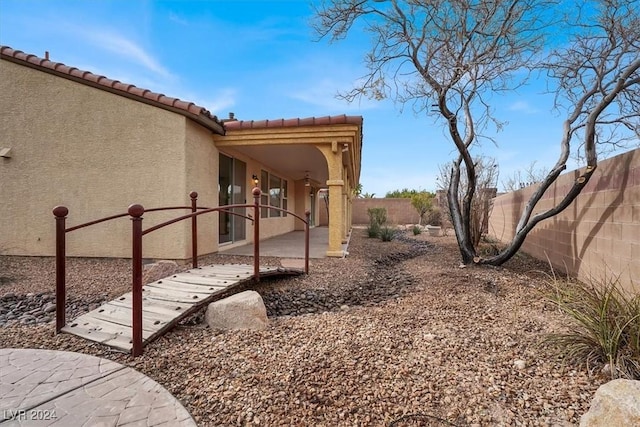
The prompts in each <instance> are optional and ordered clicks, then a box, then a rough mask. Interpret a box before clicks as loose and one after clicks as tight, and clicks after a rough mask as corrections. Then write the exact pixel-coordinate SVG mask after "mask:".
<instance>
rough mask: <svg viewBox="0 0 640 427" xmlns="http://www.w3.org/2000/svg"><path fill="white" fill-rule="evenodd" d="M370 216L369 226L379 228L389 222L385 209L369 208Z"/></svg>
mask: <svg viewBox="0 0 640 427" xmlns="http://www.w3.org/2000/svg"><path fill="white" fill-rule="evenodd" d="M367 214H368V215H369V224H370V225H373V224H377V225H378V226H380V225H382V224H384V223H385V222H387V209H385V208H369V209H367Z"/></svg>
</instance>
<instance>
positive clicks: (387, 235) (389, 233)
mask: <svg viewBox="0 0 640 427" xmlns="http://www.w3.org/2000/svg"><path fill="white" fill-rule="evenodd" d="M394 234H395V232H394V230H393V229H392V228H391V227H382V228H381V229H380V239H382V241H383V242H390V241H391V240H393V235H394Z"/></svg>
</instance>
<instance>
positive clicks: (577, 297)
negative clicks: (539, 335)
mask: <svg viewBox="0 0 640 427" xmlns="http://www.w3.org/2000/svg"><path fill="white" fill-rule="evenodd" d="M551 285H552V292H550V295H549V299H550V300H551V301H552V302H553V303H554V304H555V305H556V306H557V307H558V308H559V309H560V310H561V311H562V312H563V313H565V314H567V315H568V316H569V317H570V318H571V320H572V324H571V326H570V328H569V332H566V333H561V334H554V335H551V336H549V337H548V338H547V340H546V341H547V342H548V343H551V344H556V345H557V346H558V348H559V349H560V350H561V352H562V355H563V357H564V359H565V360H566V361H568V362H573V363H578V364H581V363H584V364H586V365H587V367H588V368H590V367H591V366H593V365H598V364H601V365H605V364H607V365H609V371H610V373H611V377H612V378H628V379H636V380H638V379H640V295H635V296H630V295H628V294H627V293H625V292H624V290H623V289H621V288H620V281H619V277H617V276H611V275H608V276H605V278H604V279H603V280H591V281H590V283H582V282H578V281H573V282H566V283H565V282H563V283H561V285H559V283H558V281H557V280H556V279H555V278H553V280H552V281H551Z"/></svg>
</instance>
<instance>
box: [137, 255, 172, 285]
mask: <svg viewBox="0 0 640 427" xmlns="http://www.w3.org/2000/svg"><path fill="white" fill-rule="evenodd" d="M180 270H181V268H180V266H179V265H178V263H177V262H175V261H168V260H160V261H158V262H154V263H153V264H147V265H145V266H144V269H143V271H142V284H143V285H146V284H147V283H151V282H155V281H156V280H160V279H162V278H164V277H167V276H171V275H172V274H176V273H177V272H179V271H180Z"/></svg>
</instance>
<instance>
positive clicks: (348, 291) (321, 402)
mask: <svg viewBox="0 0 640 427" xmlns="http://www.w3.org/2000/svg"><path fill="white" fill-rule="evenodd" d="M405 236H406V237H408V238H410V239H414V237H413V236H409V234H406V235H405ZM415 239H417V240H420V241H427V242H430V243H434V244H435V245H433V246H432V247H431V248H430V249H429V250H427V251H426V253H423V254H422V255H419V256H415V254H414V255H407V254H410V253H411V252H412V249H411V246H410V245H409V244H408V243H406V242H403V241H399V240H394V241H392V242H382V241H380V240H375V239H368V238H366V237H365V234H364V230H362V229H355V230H354V232H353V235H352V238H351V245H350V248H349V252H350V255H349V257H347V258H346V259H322V260H312V263H311V274H310V275H308V276H304V277H296V278H289V279H284V280H278V281H270V282H267V283H262V284H260V285H259V286H257V287H255V289H256V290H258V291H259V292H261V293H262V294H263V295H264V296H265V301H271V302H272V303H273V304H275V305H278V304H287V303H288V302H287V301H288V300H287V299H282V298H281V296H282V295H292V294H293V295H296V294H298V293H299V294H300V295H302V294H304V295H306V294H305V293H306V292H310V293H311V294H312V295H315V296H316V297H317V298H319V299H322V298H324V299H326V298H330V297H332V296H333V297H335V298H338V297H336V295H339V296H340V297H339V298H341V299H345V298H347V299H345V301H350V302H351V305H350V304H349V303H348V302H347V303H342V304H340V303H336V304H333V306H332V305H331V301H324V302H323V303H322V304H320V307H324V306H326V310H328V311H325V312H322V313H312V314H304V315H291V316H280V317H272V320H271V325H270V327H269V328H268V329H267V330H266V331H238V332H227V333H224V334H223V333H219V332H216V331H212V330H210V329H209V328H207V327H205V326H203V325H201V324H195V323H196V322H190V323H188V324H186V325H183V326H180V327H178V328H177V329H175V330H174V331H172V332H170V333H169V334H167V335H166V336H164V337H162V338H160V339H158V340H157V341H155V342H154V343H152V344H150V345H149V346H147V347H146V349H145V354H144V355H143V356H142V357H139V358H137V359H135V360H132V359H131V358H130V357H128V356H127V355H123V354H120V353H116V352H113V351H110V350H108V349H106V348H104V347H102V346H99V345H97V344H92V343H88V342H86V341H84V340H82V339H80V338H77V337H75V336H71V335H66V334H62V335H58V336H55V335H54V334H53V325H52V324H47V325H39V326H27V325H13V326H8V327H0V347H18V348H25V347H31V348H48V349H58V350H68V351H78V352H83V353H87V354H92V355H96V356H102V357H106V358H108V359H112V360H115V361H117V362H120V363H124V364H126V365H129V366H132V367H134V368H136V369H138V370H140V371H141V372H143V373H145V374H146V375H148V376H150V377H151V378H153V379H154V380H156V381H158V382H159V383H160V384H162V385H163V386H164V387H166V388H167V389H168V390H169V391H170V392H171V393H173V394H174V395H175V396H176V397H177V398H178V399H180V400H181V401H182V403H183V404H184V405H185V407H186V408H187V409H188V410H189V411H190V412H191V414H192V415H193V416H194V418H195V419H196V420H197V422H198V423H199V425H202V426H234V425H238V426H239V425H264V426H280V425H282V426H307V425H314V426H360V425H362V426H369V425H372V426H390V425H393V426H409V425H412V426H415V425H434V426H435V425H443V426H444V425H459V426H467V425H469V426H495V425H497V426H502V425H504V426H512V425H514V426H520V425H522V426H525V425H526V426H557V425H560V426H562V425H574V424H576V423H578V421H579V417H580V415H582V414H583V413H585V412H586V411H587V410H588V407H589V404H590V401H591V399H592V397H593V394H594V392H595V390H596V388H597V387H598V386H599V385H600V384H602V383H603V382H605V381H606V378H604V377H602V376H600V375H599V374H598V375H591V374H589V373H588V372H586V371H585V370H584V369H582V368H578V367H572V366H563V365H562V364H561V363H560V362H559V361H558V358H557V356H556V355H555V353H554V352H553V351H552V350H551V349H548V348H546V347H545V346H543V345H540V343H541V340H542V339H543V338H544V336H545V334H546V333H548V332H551V331H557V330H559V329H561V328H562V324H563V322H565V321H566V319H565V318H563V317H562V315H561V314H559V313H558V312H556V311H554V310H553V309H552V308H551V306H550V305H548V304H546V303H545V302H544V300H543V298H542V297H541V293H540V290H541V289H542V288H543V285H544V276H543V275H542V274H541V273H540V270H544V265H541V264H540V263H537V262H535V261H533V260H531V259H529V258H527V257H524V256H517V257H516V258H515V259H514V260H512V261H510V262H509V263H508V264H507V265H506V266H505V267H501V268H477V267H467V268H460V267H459V258H458V254H457V248H456V246H455V241H454V238H453V237H439V238H433V237H428V236H425V235H420V236H417V237H416V238H415ZM397 254H405V256H404V257H403V256H400V257H397V256H395V255H397ZM390 256H391V258H389V257H390ZM405 258H408V259H406V260H403V259H405ZM221 261H226V262H238V261H241V262H250V259H247V258H243V257H229V256H223V255H212V256H209V257H206V259H205V260H204V262H221ZM264 261H265V263H268V264H271V265H274V264H277V263H278V260H277V259H275V258H271V259H267V260H264ZM376 261H377V262H376ZM68 270H69V283H70V285H69V295H70V296H72V297H73V298H77V301H79V302H82V301H84V300H91V299H95V298H96V296H100V297H105V298H112V297H115V296H118V295H119V294H121V293H124V292H126V291H127V290H128V288H129V285H128V283H129V282H128V281H129V271H130V270H129V262H128V261H125V260H106V259H99V260H96V259H71V260H69V262H68ZM385 272H393V274H391V275H389V274H387V275H385V274H384V273H385ZM399 276H402V277H406V278H408V280H396V279H397V278H398V277H399ZM0 279H1V280H0V297H2V296H3V295H5V294H7V293H14V294H17V295H22V294H26V293H29V292H33V293H38V292H50V291H53V288H54V287H53V283H54V275H53V261H52V260H51V259H43V258H25V257H0ZM383 282H384V283H383ZM387 282H388V283H387ZM379 289H384V292H380V291H379ZM376 290H377V291H376ZM356 297H358V298H356ZM348 298H350V299H348ZM367 298H369V299H370V300H367ZM353 301H355V302H357V303H354V302H353ZM347 306H348V307H347ZM522 365H524V367H523V366H522Z"/></svg>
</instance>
